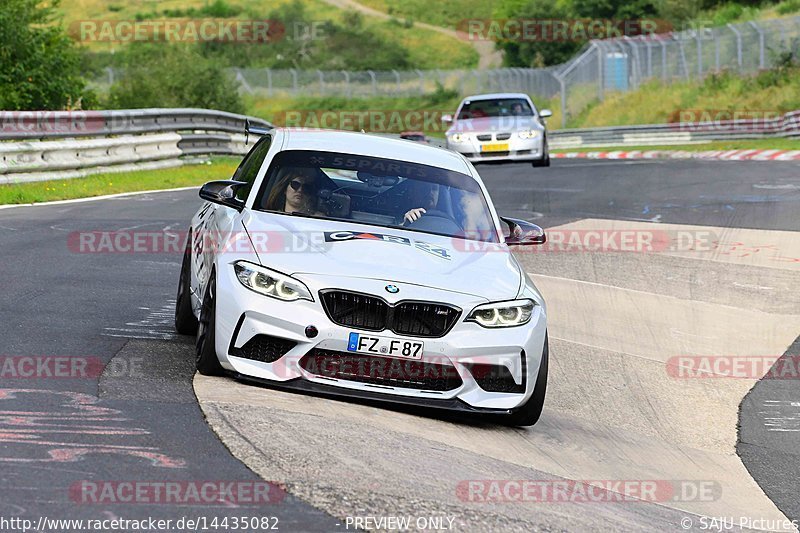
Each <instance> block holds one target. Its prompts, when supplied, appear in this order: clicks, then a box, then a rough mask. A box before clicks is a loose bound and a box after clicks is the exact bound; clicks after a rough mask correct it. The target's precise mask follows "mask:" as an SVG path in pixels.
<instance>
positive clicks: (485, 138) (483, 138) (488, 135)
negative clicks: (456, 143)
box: [477, 133, 492, 141]
mask: <svg viewBox="0 0 800 533" xmlns="http://www.w3.org/2000/svg"><path fill="white" fill-rule="evenodd" d="M477 138H478V140H479V141H491V140H492V134H491V133H485V134H481V135H478V136H477Z"/></svg>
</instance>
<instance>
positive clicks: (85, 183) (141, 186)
mask: <svg viewBox="0 0 800 533" xmlns="http://www.w3.org/2000/svg"><path fill="white" fill-rule="evenodd" d="M239 161H240V160H239V159H237V158H234V157H220V158H213V159H212V160H211V161H210V164H201V165H186V166H182V167H176V168H166V169H160V170H139V171H134V172H118V173H105V174H95V175H92V176H87V177H85V178H73V179H62V180H52V181H39V182H35V183H12V184H8V185H0V205H7V204H32V203H37V202H51V201H55V200H71V199H74V198H90V197H92V196H103V195H106V194H117V193H123V192H136V191H149V190H156V189H175V188H178V187H191V186H194V185H197V186H199V185H202V184H203V183H206V182H207V181H214V180H224V179H230V177H231V175H232V174H233V172H234V170H236V167H237V166H238V164H239Z"/></svg>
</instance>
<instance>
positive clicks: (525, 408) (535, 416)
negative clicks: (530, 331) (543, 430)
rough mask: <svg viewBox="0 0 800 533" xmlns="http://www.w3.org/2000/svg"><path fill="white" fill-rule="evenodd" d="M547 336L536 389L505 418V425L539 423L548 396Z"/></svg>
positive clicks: (548, 351)
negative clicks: (545, 398)
mask: <svg viewBox="0 0 800 533" xmlns="http://www.w3.org/2000/svg"><path fill="white" fill-rule="evenodd" d="M548 344H549V343H548V340H547V336H545V338H544V348H543V349H542V362H541V363H540V364H539V375H538V376H537V377H536V384H535V388H534V389H533V394H532V395H531V397H530V399H529V400H528V401H527V402H525V403H524V404H523V405H521V406H520V407H518V408H517V409H516V410H515V411H514V412H512V413H511V414H510V415H504V416H503V423H504V424H506V425H508V426H532V425H534V424H536V422H538V421H539V417H540V416H541V415H542V408H543V407H544V397H545V395H546V394H547V366H548V365H547V363H548V360H549V359H550V348H549V346H548Z"/></svg>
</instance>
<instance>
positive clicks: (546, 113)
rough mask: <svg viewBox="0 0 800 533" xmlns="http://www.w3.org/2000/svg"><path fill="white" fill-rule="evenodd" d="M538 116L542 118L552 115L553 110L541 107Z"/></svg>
mask: <svg viewBox="0 0 800 533" xmlns="http://www.w3.org/2000/svg"><path fill="white" fill-rule="evenodd" d="M539 116H540V117H542V118H548V117H552V116H553V112H552V111H550V110H549V109H542V110H541V111H539Z"/></svg>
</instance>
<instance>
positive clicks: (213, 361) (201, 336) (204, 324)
mask: <svg viewBox="0 0 800 533" xmlns="http://www.w3.org/2000/svg"><path fill="white" fill-rule="evenodd" d="M216 326H217V282H216V278H215V277H214V275H213V274H212V275H211V278H209V280H208V287H207V288H206V294H205V296H204V297H203V306H202V308H201V309H200V321H199V325H198V328H197V343H196V348H197V354H196V357H195V366H196V367H197V371H198V372H200V373H201V374H203V375H204V376H220V375H222V374H223V373H224V372H225V371H224V369H223V368H222V365H220V364H219V359H218V358H217V349H216V345H215V342H216Z"/></svg>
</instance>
